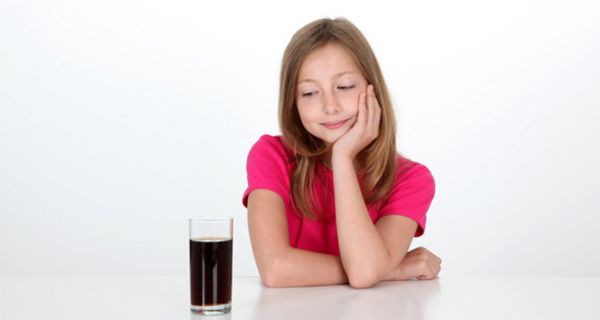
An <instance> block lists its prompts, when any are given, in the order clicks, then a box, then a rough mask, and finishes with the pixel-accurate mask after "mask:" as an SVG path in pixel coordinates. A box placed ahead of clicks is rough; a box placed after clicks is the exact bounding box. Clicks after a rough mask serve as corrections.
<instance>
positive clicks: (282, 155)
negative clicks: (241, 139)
mask: <svg viewBox="0 0 600 320" xmlns="http://www.w3.org/2000/svg"><path fill="white" fill-rule="evenodd" d="M249 156H250V157H252V156H258V157H268V158H276V159H281V160H283V161H285V162H290V161H291V160H292V159H293V152H292V151H291V150H290V149H289V148H288V147H287V146H286V145H285V143H284V142H283V140H282V137H281V136H280V135H270V134H263V135H262V136H260V138H259V139H258V140H257V141H256V142H255V143H254V145H253V146H252V148H251V149H250V153H249Z"/></svg>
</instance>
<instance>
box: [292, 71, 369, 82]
mask: <svg viewBox="0 0 600 320" xmlns="http://www.w3.org/2000/svg"><path fill="white" fill-rule="evenodd" d="M352 73H358V71H342V72H338V73H336V74H334V75H333V77H332V78H333V79H335V78H339V77H341V76H344V75H347V74H352ZM302 82H318V81H317V80H314V79H310V78H306V79H302V80H300V81H298V84H300V83H302Z"/></svg>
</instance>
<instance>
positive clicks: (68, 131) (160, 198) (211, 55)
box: [0, 0, 600, 276]
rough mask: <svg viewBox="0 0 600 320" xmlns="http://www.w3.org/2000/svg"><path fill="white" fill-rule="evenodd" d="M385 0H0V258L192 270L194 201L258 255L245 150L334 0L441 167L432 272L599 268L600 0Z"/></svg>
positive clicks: (17, 263) (240, 260) (402, 130)
mask: <svg viewBox="0 0 600 320" xmlns="http://www.w3.org/2000/svg"><path fill="white" fill-rule="evenodd" d="M392 3H394V2H393V1H385V2H383V1H382V2H379V1H365V2H362V1H361V2H353V1H340V2H335V1H329V2H328V1H295V2H292V3H284V2H281V3H279V2H273V3H262V2H257V1H240V2H235V3H232V2H228V1H210V2H205V1H199V0H194V1H192V0H190V1H179V0H178V1H148V0H145V1H134V0H119V1H116V0H109V1H107V0H102V1H100V0H93V1H75V0H72V1H41V0H40V1H20V0H0V276H13V275H41V276H48V275H74V276H78V275H132V274H136V275H178V274H185V273H187V268H188V264H187V263H188V257H187V254H188V243H187V218H189V217H194V216H201V215H231V216H233V217H234V218H235V219H236V224H235V236H236V238H235V247H234V248H235V258H234V259H235V261H234V263H235V273H236V275H255V274H257V272H256V267H255V266H254V261H253V258H252V253H251V249H250V244H249V238H248V233H247V224H246V211H245V208H244V207H243V206H242V204H241V196H242V193H243V191H244V189H245V187H246V175H245V174H246V173H245V161H246V155H247V152H248V150H249V149H250V147H251V146H252V144H253V143H254V142H255V141H256V140H257V139H258V138H259V137H260V135H262V134H264V133H270V134H278V124H277V90H278V82H277V81H278V75H279V64H280V61H281V56H282V53H283V50H284V48H285V46H286V45H287V42H288V41H289V39H290V37H291V36H292V34H293V33H294V32H295V31H296V30H297V29H298V28H300V27H302V26H303V25H304V24H306V23H308V22H310V21H312V20H314V19H317V18H321V17H337V16H344V17H347V18H349V19H350V20H351V21H353V22H354V23H355V24H356V25H357V26H358V27H359V28H360V29H361V30H362V31H363V33H364V34H365V36H366V37H367V39H368V40H369V41H370V43H371V45H372V47H373V49H374V50H375V53H376V55H377V56H378V58H379V62H380V64H381V66H382V69H383V72H384V76H385V77H386V80H387V82H388V86H389V88H390V91H391V93H392V96H393V100H394V103H395V109H396V115H397V121H398V126H399V131H398V144H399V149H400V150H401V152H403V154H405V155H407V156H409V157H410V158H412V159H413V160H416V161H418V162H421V163H423V164H425V165H427V166H428V167H429V168H430V170H431V171H432V173H433V174H434V177H435V179H436V183H437V194H436V197H435V199H434V202H433V204H432V206H431V208H430V211H429V213H428V219H429V220H428V226H427V230H426V233H425V235H424V236H423V237H421V238H417V239H415V240H414V241H413V247H414V246H425V247H427V248H429V249H431V250H432V251H433V252H435V253H436V254H438V255H439V256H441V257H442V259H443V271H442V274H441V275H442V276H443V274H444V273H445V274H460V275H543V276H546V275H557V276H579V275H580V276H600V245H599V244H600V235H599V234H600V233H599V232H598V230H599V227H600V215H599V210H598V209H600V197H599V196H600V194H599V193H600V192H599V191H598V190H599V189H598V182H599V181H600V180H599V179H600V153H599V151H598V150H600V143H599V139H598V137H599V136H600V129H599V126H598V122H599V120H600V108H599V107H600V59H599V57H600V5H599V4H598V2H596V1H523V0H520V1H494V2H491V1H490V2H489V3H486V2H485V1H435V2H434V1H401V2H397V3H395V4H392Z"/></svg>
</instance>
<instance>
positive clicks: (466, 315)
mask: <svg viewBox="0 0 600 320" xmlns="http://www.w3.org/2000/svg"><path fill="white" fill-rule="evenodd" d="M599 289H600V278H598V277H592V278H583V277H564V278H559V277H556V278H555V277H539V278H538V277H451V276H442V277H440V278H438V279H435V280H426V281H417V280H412V281H393V282H382V283H379V284H378V285H376V286H375V287H372V288H368V289H352V288H351V287H350V286H347V285H338V286H322V287H305V288H283V289H278V288H266V287H264V286H262V285H261V282H260V279H259V278H258V277H235V278H234V282H233V301H232V304H233V307H232V312H231V314H230V315H228V316H226V317H204V318H208V319H215V320H216V319H236V320H240V319H261V320H269V319H285V320H294V319H302V320H306V319H311V320H312V319H361V320H364V319H391V318H394V319H478V320H481V319H577V320H581V319H600V304H599V302H600V294H599ZM197 318H202V317H197V316H193V315H191V313H190V311H189V283H188V280H187V278H184V277H95V278H85V277H64V278H41V277H40V278H28V277H10V278H9V277H0V319H11V320H14V319H28V320H31V319H44V320H51V319H61V320H69V319H78V320H80V319H103V320H108V319H111V320H112V319H144V320H150V319H186V320H187V319H197Z"/></svg>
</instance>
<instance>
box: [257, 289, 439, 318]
mask: <svg viewBox="0 0 600 320" xmlns="http://www.w3.org/2000/svg"><path fill="white" fill-rule="evenodd" d="M439 291H440V285H439V280H438V279H435V280H426V281H417V280H410V281H386V282H381V283H379V284H378V285H377V286H375V287H372V288H368V289H353V288H351V287H350V286H348V285H346V286H323V287H305V288H282V289H274V288H265V287H263V288H262V289H261V294H260V298H259V301H258V304H257V305H256V307H255V308H254V313H253V319H261V320H265V319H285V320H294V319H302V320H306V319H331V318H333V319H335V318H339V319H350V320H351V319H361V320H364V319H372V318H374V317H377V316H387V317H390V316H393V317H406V319H417V320H418V319H424V318H425V317H426V314H425V312H426V310H425V307H426V306H427V304H428V300H429V299H431V298H432V297H433V296H435V295H436V294H437V293H438V292H439ZM387 317H386V318H387Z"/></svg>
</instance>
